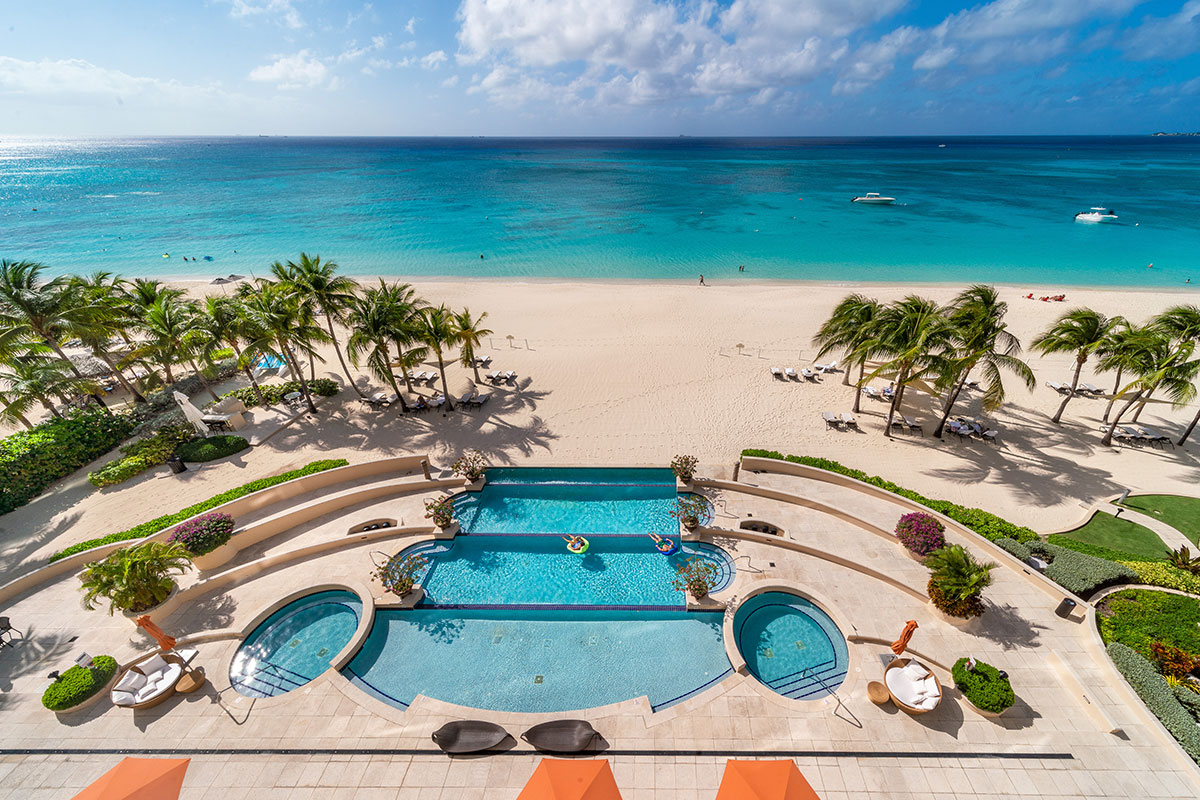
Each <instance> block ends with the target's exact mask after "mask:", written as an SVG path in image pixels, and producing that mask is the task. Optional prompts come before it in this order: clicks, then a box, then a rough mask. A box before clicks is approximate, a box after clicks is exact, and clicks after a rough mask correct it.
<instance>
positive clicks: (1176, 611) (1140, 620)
mask: <svg viewBox="0 0 1200 800" xmlns="http://www.w3.org/2000/svg"><path fill="white" fill-rule="evenodd" d="M1097 612H1098V616H1099V620H1098V622H1099V625H1100V635H1101V636H1102V637H1103V638H1104V642H1105V643H1106V644H1107V643H1108V642H1120V643H1121V644H1123V645H1125V646H1126V647H1131V648H1133V649H1134V650H1136V651H1137V652H1139V653H1141V654H1142V655H1143V656H1144V657H1146V658H1149V659H1153V658H1154V655H1153V650H1152V646H1153V645H1154V643H1155V642H1162V643H1165V644H1168V645H1172V646H1175V647H1180V648H1182V649H1184V650H1186V651H1187V652H1189V653H1194V654H1200V628H1198V627H1197V624H1198V623H1200V600H1196V599H1195V598H1193V597H1184V596H1182V595H1178V594H1170V593H1169V592H1155V591H1150V590H1146V589H1122V590H1121V591H1119V592H1113V593H1112V594H1110V595H1108V596H1107V597H1105V598H1104V599H1103V600H1101V601H1100V606H1099V608H1098V609H1097Z"/></svg>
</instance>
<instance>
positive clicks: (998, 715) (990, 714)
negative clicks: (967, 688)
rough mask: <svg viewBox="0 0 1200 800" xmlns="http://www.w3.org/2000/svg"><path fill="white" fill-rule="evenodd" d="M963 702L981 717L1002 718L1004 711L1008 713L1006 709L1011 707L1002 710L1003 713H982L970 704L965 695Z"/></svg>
mask: <svg viewBox="0 0 1200 800" xmlns="http://www.w3.org/2000/svg"><path fill="white" fill-rule="evenodd" d="M963 701H964V702H965V703H966V705H967V706H968V707H969V708H970V709H971V710H972V711H974V712H975V713H976V714H978V715H979V716H981V717H992V718H995V717H1001V716H1004V711H1008V708H1012V706H1009V707H1008V708H1006V709H1004V711H984V710H983V709H982V708H980V707H979V706H977V705H975V704H974V703H972V702H971V698H969V697H967V696H966V695H965V694H964V695H963Z"/></svg>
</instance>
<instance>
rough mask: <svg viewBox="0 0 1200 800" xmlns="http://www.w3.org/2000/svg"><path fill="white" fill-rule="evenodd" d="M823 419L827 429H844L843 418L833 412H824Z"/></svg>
mask: <svg viewBox="0 0 1200 800" xmlns="http://www.w3.org/2000/svg"><path fill="white" fill-rule="evenodd" d="M821 417H822V418H824V420H825V427H827V428H828V427H833V428H840V427H842V418H841V417H839V416H838V415H837V414H834V413H833V412H832V411H825V412H823V413H822V414H821Z"/></svg>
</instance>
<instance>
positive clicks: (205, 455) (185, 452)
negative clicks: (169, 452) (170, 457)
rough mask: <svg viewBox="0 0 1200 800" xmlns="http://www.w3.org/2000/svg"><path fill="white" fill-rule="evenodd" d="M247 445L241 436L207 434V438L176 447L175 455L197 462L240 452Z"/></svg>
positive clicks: (248, 444)
mask: <svg viewBox="0 0 1200 800" xmlns="http://www.w3.org/2000/svg"><path fill="white" fill-rule="evenodd" d="M249 446H250V443H249V442H247V441H246V440H245V439H243V438H242V437H241V436H209V437H208V438H207V439H193V440H192V441H190V442H184V443H183V444H181V445H179V447H178V448H176V450H175V455H177V456H179V457H180V458H182V459H183V460H184V461H191V462H193V463H199V462H201V461H214V460H216V459H218V458H225V457H226V456H231V455H233V454H234V453H240V452H242V451H243V450H245V449H246V448H247V447H249Z"/></svg>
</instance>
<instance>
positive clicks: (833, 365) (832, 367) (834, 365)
mask: <svg viewBox="0 0 1200 800" xmlns="http://www.w3.org/2000/svg"><path fill="white" fill-rule="evenodd" d="M825 371H826V372H837V371H838V362H836V361H830V362H829V363H828V364H826V365H825Z"/></svg>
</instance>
